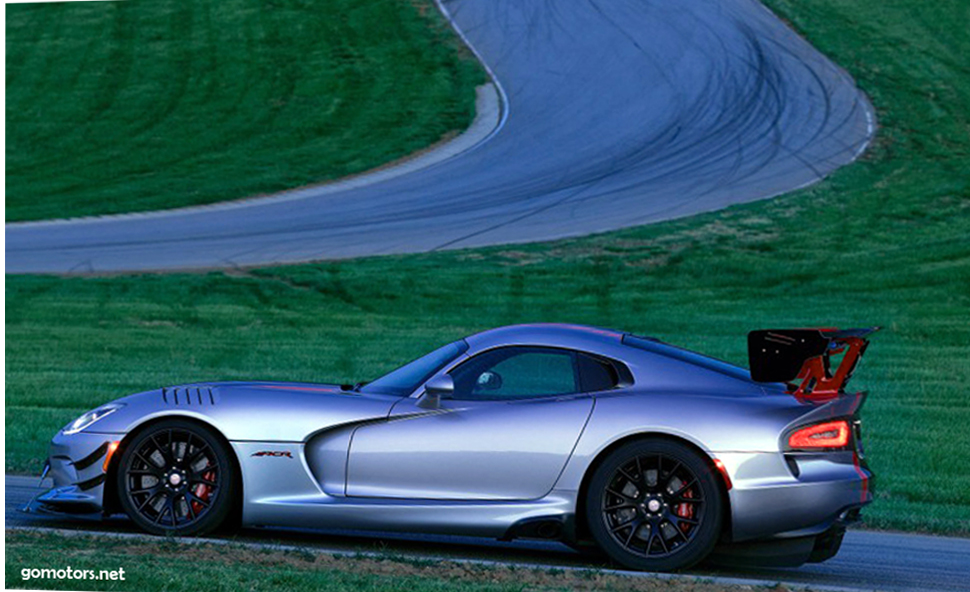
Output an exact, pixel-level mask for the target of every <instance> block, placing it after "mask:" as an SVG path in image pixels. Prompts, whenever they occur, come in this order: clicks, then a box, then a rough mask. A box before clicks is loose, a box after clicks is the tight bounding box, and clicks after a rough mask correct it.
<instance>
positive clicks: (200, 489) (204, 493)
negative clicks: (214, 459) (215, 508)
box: [192, 471, 216, 514]
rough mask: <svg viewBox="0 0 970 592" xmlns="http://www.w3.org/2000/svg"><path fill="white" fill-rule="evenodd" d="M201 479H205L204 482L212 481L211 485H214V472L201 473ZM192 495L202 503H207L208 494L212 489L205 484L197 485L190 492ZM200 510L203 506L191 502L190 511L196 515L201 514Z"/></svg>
mask: <svg viewBox="0 0 970 592" xmlns="http://www.w3.org/2000/svg"><path fill="white" fill-rule="evenodd" d="M202 478H203V479H205V480H206V481H212V482H213V483H215V478H216V472H215V471H209V472H207V473H203V474H202ZM192 493H193V494H194V495H195V497H197V498H199V499H200V500H202V501H204V502H207V501H209V494H211V493H212V489H211V488H210V487H209V486H208V485H206V484H205V483H199V484H198V485H196V486H195V489H193V490H192ZM202 508H203V506H202V504H200V503H199V502H197V501H193V502H192V511H194V512H195V513H196V514H198V513H199V512H201V511H202Z"/></svg>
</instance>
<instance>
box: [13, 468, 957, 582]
mask: <svg viewBox="0 0 970 592" xmlns="http://www.w3.org/2000/svg"><path fill="white" fill-rule="evenodd" d="M5 485H6V508H5V520H6V527H7V528H56V529H67V530H84V531H89V532H92V533H95V534H96V533H99V532H101V533H135V532H138V531H137V529H136V527H135V526H134V524H132V523H131V522H130V521H128V520H127V519H124V518H120V517H119V518H111V519H109V520H105V521H102V522H98V521H90V520H82V519H74V520H71V519H64V518H54V517H49V516H43V515H36V514H24V513H22V512H19V511H18V508H20V507H23V506H24V505H25V504H26V503H27V502H28V501H30V499H31V498H32V497H33V496H34V495H36V494H37V493H40V492H41V491H44V489H42V488H41V487H39V483H38V479H37V478H32V477H17V476H12V475H7V476H6V479H5ZM46 485H47V486H50V481H47V483H46ZM233 540H234V541H236V542H241V543H245V544H258V545H266V546H275V545H284V546H288V547H291V546H295V547H300V548H315V549H318V550H319V551H321V552H334V553H354V552H380V553H388V554H392V555H397V556H413V557H415V556H419V557H435V558H446V559H452V560H458V561H463V560H472V561H485V562H496V563H517V564H520V563H527V564H534V565H539V566H544V567H566V568H569V567H577V568H585V569H590V568H592V569H612V568H614V566H611V565H610V564H609V563H607V562H605V560H603V559H599V558H596V557H590V556H583V555H580V554H578V553H576V552H574V551H572V550H570V549H569V548H567V547H565V546H563V545H560V544H558V543H551V542H531V541H522V542H515V543H502V542H498V541H495V540H492V539H480V538H470V537H440V536H421V535H402V534H392V533H376V534H363V533H356V532H346V531H294V530H255V529H247V530H244V531H242V532H241V533H239V535H237V536H236V537H235V538H234V539H233ZM691 573H692V574H694V575H700V576H704V577H716V578H725V579H726V581H725V583H748V584H751V583H752V582H751V580H756V581H757V582H756V583H766V584H773V583H775V582H785V583H792V584H797V585H811V586H812V588H813V589H826V588H832V589H859V590H884V591H889V592H894V591H900V592H901V591H939V592H947V591H953V590H968V589H970V539H957V538H947V537H932V536H921V535H910V534H893V533H878V532H866V531H850V532H849V533H847V535H846V539H845V542H843V544H842V549H841V551H840V552H839V554H838V555H837V556H836V557H835V558H833V559H831V560H829V561H827V562H825V563H818V564H809V565H804V566H802V567H799V568H785V569H725V568H716V567H712V566H703V565H702V566H701V567H700V568H698V569H695V570H692V571H691ZM737 580H743V582H739V581H737Z"/></svg>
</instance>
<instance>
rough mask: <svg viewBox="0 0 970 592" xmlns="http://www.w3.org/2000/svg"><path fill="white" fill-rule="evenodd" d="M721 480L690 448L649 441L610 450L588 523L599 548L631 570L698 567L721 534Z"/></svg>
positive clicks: (597, 475) (596, 479)
mask: <svg viewBox="0 0 970 592" xmlns="http://www.w3.org/2000/svg"><path fill="white" fill-rule="evenodd" d="M717 478H718V477H717V475H716V474H715V473H714V471H713V469H712V468H711V466H710V464H709V463H708V462H707V461H706V460H705V459H703V458H701V457H700V456H699V455H698V454H697V453H696V452H694V451H693V450H691V449H690V448H689V447H687V446H685V445H683V444H679V443H677V442H674V441H669V440H662V439H645V440H638V441H635V442H632V443H630V444H626V445H623V446H621V447H620V448H618V449H616V450H615V451H613V452H612V453H610V454H609V455H608V456H607V457H606V458H605V459H604V460H603V462H602V463H600V464H599V466H598V467H597V468H596V471H595V472H594V473H593V478H592V480H591V481H590V486H589V490H588V492H587V498H586V519H587V521H588V524H589V527H590V531H591V532H592V534H593V537H594V538H595V539H596V542H597V543H598V544H599V546H600V547H601V548H602V549H603V551H605V552H606V554H607V555H609V556H610V557H611V558H612V559H613V560H615V561H617V562H618V563H621V564H623V565H625V566H627V567H631V568H634V569H644V570H650V571H669V570H675V569H682V568H685V567H689V566H691V565H694V564H695V563H697V562H699V561H701V560H702V559H704V557H706V556H707V555H708V554H709V553H710V552H711V550H712V549H713V548H714V544H715V543H716V542H717V537H718V535H719V533H720V530H721V520H722V505H723V504H722V501H721V495H720V491H719V489H718V485H717V481H716V479H717Z"/></svg>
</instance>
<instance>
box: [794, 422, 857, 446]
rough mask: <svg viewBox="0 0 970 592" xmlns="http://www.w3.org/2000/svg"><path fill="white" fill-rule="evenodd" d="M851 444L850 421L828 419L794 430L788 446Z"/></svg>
mask: <svg viewBox="0 0 970 592" xmlns="http://www.w3.org/2000/svg"><path fill="white" fill-rule="evenodd" d="M848 445H849V422H847V421H845V420H839V421H827V422H825V423H819V424H816V425H813V426H808V427H807V428H802V429H800V430H797V431H795V432H792V434H791V435H790V436H788V446H790V447H792V448H802V449H804V448H845V447H846V446H848Z"/></svg>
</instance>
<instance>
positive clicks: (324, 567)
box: [4, 531, 788, 592]
mask: <svg viewBox="0 0 970 592" xmlns="http://www.w3.org/2000/svg"><path fill="white" fill-rule="evenodd" d="M4 547H5V549H6V562H5V568H6V571H5V576H6V587H7V588H29V589H32V590H36V589H54V590H65V589H66V590H106V591H107V590H133V591H136V592H140V591H143V590H166V591H167V592H178V591H181V590H185V591H187V592H196V591H197V590H207V591H212V592H222V591H227V592H228V591H236V590H248V591H253V592H256V591H262V590H286V591H288V592H289V591H292V592H304V591H306V592H318V591H319V592H338V591H345V590H346V591H349V592H358V591H359V592H370V591H374V592H444V591H452V590H460V591H462V592H526V591H528V592H542V591H550V592H551V591H554V590H555V591H567V590H568V591H571V592H593V591H595V590H611V591H615V592H719V591H723V592H731V591H741V590H751V587H750V586H739V585H734V586H727V585H719V584H712V583H709V582H705V581H703V579H698V580H695V579H693V578H690V579H687V578H684V579H672V580H666V579H660V578H651V577H629V576H627V577H624V576H617V575H611V574H604V573H601V572H598V571H593V570H588V571H587V570H583V571H565V570H560V569H529V568H521V567H501V566H491V565H489V566H486V565H472V564H456V563H449V562H447V561H430V560H420V559H409V558H407V557H393V556H389V555H380V556H376V557H368V556H363V555H357V556H353V557H335V556H333V555H328V554H323V553H319V552H314V551H313V550H312V549H305V550H303V549H301V550H294V551H268V550H258V549H249V548H245V547H242V546H239V545H219V546H214V545H197V544H191V545H190V544H179V543H176V542H173V541H159V540H156V541H151V542H145V541H137V540H124V539H117V538H110V537H88V536H85V537H76V536H75V537H64V536H61V535H58V534H40V533H27V532H22V531H20V532H18V531H7V533H6V540H5V545H4ZM92 549H97V551H96V552H95V551H92ZM68 567H70V568H71V569H72V571H75V570H77V571H83V570H91V571H93V572H94V573H95V574H100V573H101V571H102V570H106V571H109V572H110V571H114V570H119V569H123V570H124V574H123V575H124V578H125V579H124V581H121V580H114V581H111V580H100V581H91V580H90V579H73V578H72V579H67V578H64V579H57V578H46V579H45V578H35V579H27V580H24V578H23V573H24V572H23V570H25V569H27V570H31V569H45V568H46V569H53V570H59V569H66V568H68ZM27 574H28V575H30V572H29V571H28V572H27ZM36 575H40V574H36ZM55 575H56V574H55ZM64 575H66V574H64ZM79 575H80V574H79ZM120 575H122V574H120V572H119V576H120ZM768 589H769V588H768V587H767V586H766V587H765V590H768ZM770 589H771V590H773V591H776V592H787V591H788V588H786V587H783V586H776V587H771V588H770Z"/></svg>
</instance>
